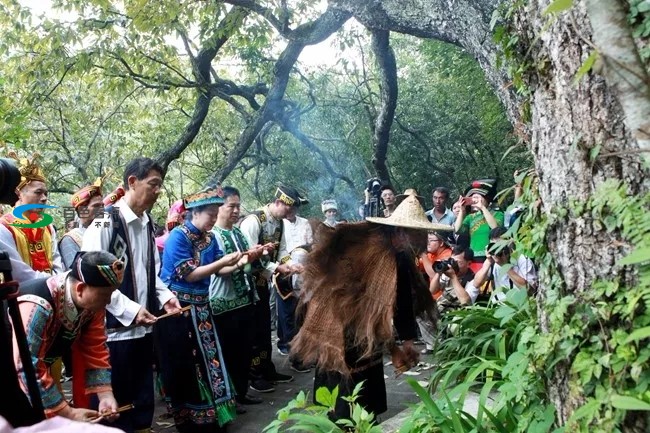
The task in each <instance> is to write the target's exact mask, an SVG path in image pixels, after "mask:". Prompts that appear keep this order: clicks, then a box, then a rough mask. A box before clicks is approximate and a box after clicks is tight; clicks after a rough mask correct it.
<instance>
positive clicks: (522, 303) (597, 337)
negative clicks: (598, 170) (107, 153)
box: [401, 176, 650, 433]
mask: <svg viewBox="0 0 650 433" xmlns="http://www.w3.org/2000/svg"><path fill="white" fill-rule="evenodd" d="M519 180H522V181H523V182H522V183H523V184H524V191H525V192H524V196H523V197H522V200H523V202H524V203H528V204H529V209H528V212H527V213H526V214H524V216H523V217H522V218H523V220H522V221H520V225H519V226H518V228H515V229H513V230H511V231H510V232H509V233H510V235H512V236H513V238H514V240H515V243H516V250H519V251H526V254H527V255H529V256H531V257H532V258H533V259H534V260H535V261H536V263H537V265H538V267H539V269H540V275H541V277H542V284H543V285H545V298H544V299H543V300H541V302H540V303H539V305H540V306H541V308H544V310H545V312H546V314H545V315H546V317H547V320H546V321H545V326H544V329H541V327H540V324H539V323H538V322H537V314H536V312H535V310H536V306H535V304H534V303H533V302H532V300H529V299H528V298H527V296H526V294H525V292H524V291H518V290H512V291H510V292H508V296H507V301H506V303H505V304H504V305H501V306H498V307H497V308H496V309H494V308H485V307H472V308H468V309H464V310H460V311H457V312H454V313H452V314H451V315H450V318H449V319H448V321H449V323H448V325H452V326H453V327H454V329H455V330H454V336H453V337H452V338H449V339H447V340H445V341H444V342H443V343H442V344H441V345H440V347H439V348H438V350H437V353H436V354H435V355H434V362H435V363H437V364H438V366H439V368H438V370H437V371H436V372H435V373H434V375H433V377H432V381H431V391H432V393H433V397H432V398H428V397H425V396H422V395H421V398H422V399H423V402H422V403H421V404H418V405H417V406H416V407H415V409H414V412H413V415H412V417H411V418H410V419H409V420H408V421H407V423H406V424H405V427H408V428H407V429H402V430H401V431H402V432H414V433H420V432H438V431H455V432H470V431H471V432H479V431H482V432H497V431H499V432H500V431H507V432H514V431H517V432H540V433H541V432H550V431H554V432H563V431H564V432H569V431H570V432H612V431H621V430H622V427H623V423H625V422H626V421H627V419H628V418H629V417H630V416H631V415H634V416H636V417H639V416H640V417H645V418H646V422H647V420H648V416H649V414H650V412H649V411H650V389H649V386H650V345H648V341H649V339H650V310H649V309H648V304H649V303H650V248H649V247H648V246H649V245H650V221H649V220H648V218H647V213H648V210H649V208H650V194H646V195H644V196H642V197H638V196H631V195H629V194H627V191H626V188H625V187H624V186H623V185H622V184H621V183H619V182H617V181H608V182H605V183H604V184H603V185H601V186H600V187H599V188H598V189H597V191H596V193H595V194H594V195H593V196H592V198H591V199H589V200H588V201H585V202H582V201H574V202H573V203H571V204H570V205H569V206H567V207H566V208H560V209H556V210H555V211H554V212H550V213H545V214H542V213H541V212H539V209H538V207H537V206H538V205H537V200H538V197H537V195H536V192H535V188H534V187H533V186H534V183H535V181H534V179H533V178H531V176H526V177H524V178H523V179H519ZM581 216H588V217H589V218H593V224H594V225H595V226H602V227H603V228H605V230H606V231H607V232H608V233H611V234H616V235H617V236H620V238H621V239H623V241H624V242H625V244H623V245H624V246H625V249H626V250H627V251H628V252H629V251H632V252H631V253H629V254H628V255H627V256H626V257H625V258H623V259H621V260H619V261H618V265H619V266H620V268H619V269H618V270H619V271H620V270H622V267H625V268H624V269H625V272H616V273H614V274H612V276H611V277H609V278H603V279H600V280H598V281H596V282H594V284H593V285H592V287H591V288H590V289H589V290H587V291H585V292H583V293H572V292H567V291H566V290H565V289H564V286H563V285H564V281H563V280H562V279H561V278H560V276H559V273H558V271H557V270H556V268H555V264H554V260H553V257H552V255H551V254H550V253H549V252H548V251H547V248H546V245H547V243H548V240H547V238H546V234H547V232H548V228H549V227H550V226H552V225H554V224H559V223H560V221H563V220H565V219H567V218H570V219H576V218H579V217H581ZM556 374H561V375H563V379H564V380H565V381H566V383H567V384H566V389H567V390H568V394H566V392H567V391H562V390H559V391H558V392H560V393H565V394H563V398H565V399H569V400H573V401H575V402H577V404H576V408H575V411H574V412H573V413H572V415H571V417H570V419H569V421H568V422H567V423H566V425H563V426H558V425H556V419H555V409H554V406H553V405H552V404H551V403H550V401H549V396H548V390H547V388H546V383H545V382H544V381H543V380H540V379H541V378H549V379H552V378H553V377H554V375H556ZM470 392H474V393H475V394H474V395H478V397H477V398H478V407H479V410H478V413H477V415H476V417H475V418H473V417H472V416H470V415H468V413H467V410H466V409H465V408H464V404H465V403H466V402H467V396H468V395H469V393H470ZM419 394H420V393H419ZM488 397H489V399H488ZM452 414H454V415H452ZM454 418H456V421H454ZM458 422H460V423H461V426H462V428H458V424H457V423H458ZM454 423H456V424H454ZM454 425H455V427H454ZM450 429H451V430H450Z"/></svg>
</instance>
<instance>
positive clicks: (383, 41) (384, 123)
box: [371, 30, 397, 182]
mask: <svg viewBox="0 0 650 433" xmlns="http://www.w3.org/2000/svg"><path fill="white" fill-rule="evenodd" d="M371 32H372V50H373V52H374V53H375V58H376V61H377V66H378V69H379V77H380V88H381V107H380V109H379V113H378V114H377V119H376V120H375V133H374V136H373V141H374V148H375V149H374V155H373V158H372V164H373V165H374V167H375V171H376V173H377V176H378V177H379V178H380V179H381V180H382V181H384V182H390V175H389V173H388V168H387V167H386V155H387V154H388V141H389V139H390V129H391V126H392V124H393V117H394V116H395V108H396V107H397V65H396V63H395V54H394V53H393V49H392V48H391V47H390V40H389V38H390V33H389V32H388V31H386V30H371Z"/></svg>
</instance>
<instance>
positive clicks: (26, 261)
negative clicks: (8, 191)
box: [0, 152, 63, 283]
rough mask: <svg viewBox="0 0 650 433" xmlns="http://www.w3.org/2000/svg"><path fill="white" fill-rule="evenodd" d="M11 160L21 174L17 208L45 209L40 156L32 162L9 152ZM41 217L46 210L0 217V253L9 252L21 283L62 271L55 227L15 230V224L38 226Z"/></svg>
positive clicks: (15, 276) (17, 190)
mask: <svg viewBox="0 0 650 433" xmlns="http://www.w3.org/2000/svg"><path fill="white" fill-rule="evenodd" d="M9 156H10V157H12V158H14V159H15V160H17V161H18V164H19V167H18V169H19V171H20V174H21V181H20V183H19V184H18V186H17V187H16V195H17V197H18V201H17V202H16V207H18V206H21V205H45V204H46V203H47V194H48V191H47V185H46V182H45V177H44V176H43V173H42V171H41V169H40V167H39V166H38V165H37V164H36V159H37V158H38V155H34V156H33V157H32V159H31V160H29V159H27V158H22V159H21V158H18V156H17V155H16V153H15V152H10V153H9ZM12 211H13V210H12ZM42 214H43V209H42V208H40V209H38V208H36V209H31V210H27V211H26V212H24V213H23V215H21V217H22V218H19V217H17V216H15V215H13V214H12V212H7V213H5V214H4V215H2V217H0V250H2V251H6V252H7V254H8V255H9V259H10V260H11V265H12V276H13V278H14V280H15V281H18V282H19V283H21V282H23V281H29V280H31V279H33V278H42V277H48V276H51V275H52V274H56V273H60V272H62V271H63V265H62V263H61V256H60V255H59V249H58V247H57V244H58V242H57V240H56V230H55V229H54V226H53V225H52V224H48V225H46V226H45V227H37V228H29V227H16V226H15V224H31V223H34V222H38V221H39V220H40V219H41V216H42ZM34 218H36V221H34Z"/></svg>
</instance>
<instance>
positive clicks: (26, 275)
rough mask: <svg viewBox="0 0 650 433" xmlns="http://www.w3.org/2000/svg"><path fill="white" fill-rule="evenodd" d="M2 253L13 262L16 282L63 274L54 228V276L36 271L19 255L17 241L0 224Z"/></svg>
mask: <svg viewBox="0 0 650 433" xmlns="http://www.w3.org/2000/svg"><path fill="white" fill-rule="evenodd" d="M0 251H5V252H6V253H7V255H8V256H9V260H10V261H11V276H12V278H13V280H14V281H17V282H19V283H24V282H25V281H29V280H33V279H34V278H45V277H51V276H52V275H54V274H59V273H61V272H63V263H62V262H61V254H59V242H58V241H57V239H56V230H54V226H52V274H50V273H48V272H42V271H35V270H33V269H32V268H31V266H29V265H28V264H27V263H25V262H24V261H23V258H22V257H21V256H20V254H19V253H18V248H17V247H16V241H15V240H14V236H13V235H12V234H11V232H10V231H9V229H8V228H7V227H5V226H4V225H2V224H0Z"/></svg>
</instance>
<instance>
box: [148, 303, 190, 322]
mask: <svg viewBox="0 0 650 433" xmlns="http://www.w3.org/2000/svg"><path fill="white" fill-rule="evenodd" d="M190 308H192V306H191V305H188V306H185V307H183V308H181V309H180V310H179V311H177V312H175V313H165V314H163V315H162V316H158V317H157V318H156V322H158V320H160V319H164V318H166V317H170V316H176V315H178V314H181V313H183V312H185V311H187V310H189V309H190Z"/></svg>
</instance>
